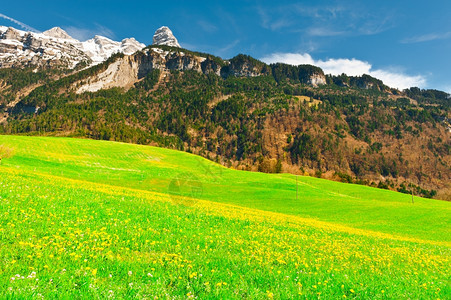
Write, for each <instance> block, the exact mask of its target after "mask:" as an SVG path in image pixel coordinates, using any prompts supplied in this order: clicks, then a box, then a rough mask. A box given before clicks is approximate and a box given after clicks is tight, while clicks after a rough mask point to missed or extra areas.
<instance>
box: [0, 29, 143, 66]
mask: <svg viewBox="0 0 451 300" xmlns="http://www.w3.org/2000/svg"><path fill="white" fill-rule="evenodd" d="M144 47H145V45H144V44H142V43H139V42H138V41H137V40H135V39H134V38H128V39H124V40H122V41H121V42H116V41H113V40H111V39H109V38H106V37H103V36H95V37H94V38H92V39H90V40H87V41H84V42H81V41H79V40H76V39H74V38H72V37H71V36H70V35H69V34H67V32H65V31H64V30H63V29H61V28H59V27H54V28H52V29H50V30H47V31H44V32H43V33H34V32H26V31H22V30H17V29H14V28H12V27H5V26H0V68H6V67H27V66H37V67H56V66H58V67H66V68H74V67H75V66H76V65H77V64H79V63H83V64H85V65H88V66H90V65H95V64H98V63H101V62H103V61H104V60H106V59H107V58H108V57H110V56H111V55H112V54H114V53H116V52H122V53H124V54H127V55H130V54H133V53H134V52H136V51H139V50H141V49H142V48H144Z"/></svg>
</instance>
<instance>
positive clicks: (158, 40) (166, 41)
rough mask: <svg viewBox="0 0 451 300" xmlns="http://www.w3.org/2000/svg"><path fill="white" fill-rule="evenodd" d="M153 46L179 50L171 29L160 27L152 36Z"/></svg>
mask: <svg viewBox="0 0 451 300" xmlns="http://www.w3.org/2000/svg"><path fill="white" fill-rule="evenodd" d="M153 45H166V46H171V47H177V48H181V47H180V45H179V42H178V41H177V39H176V38H175V36H174V34H173V33H172V31H171V29H169V27H167V26H162V27H160V28H158V29H157V31H155V34H154V35H153Z"/></svg>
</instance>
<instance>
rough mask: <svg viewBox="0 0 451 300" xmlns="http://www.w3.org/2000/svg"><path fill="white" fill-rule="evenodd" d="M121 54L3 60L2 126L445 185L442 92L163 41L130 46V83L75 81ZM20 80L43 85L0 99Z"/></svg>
mask: <svg viewBox="0 0 451 300" xmlns="http://www.w3.org/2000/svg"><path fill="white" fill-rule="evenodd" d="M152 49H153V50H152ZM155 49H158V50H155ZM146 51H147V52H146ZM152 51H154V52H155V51H160V52H161V51H164V53H165V54H164V55H166V56H165V57H164V58H161V56H160V57H157V56H156V55H155V54H152V53H154V52H152ZM157 58H158V59H159V60H158V62H159V64H158V66H157V65H156V64H152V63H153V62H155V59H157ZM121 59H124V55H123V54H120V55H115V56H113V57H111V58H110V59H109V60H108V61H106V62H104V63H103V64H100V65H97V66H95V67H93V68H90V69H86V70H83V71H80V72H76V73H75V74H73V75H69V76H65V77H63V78H61V79H59V80H53V79H54V78H55V76H56V75H55V74H53V75H52V76H50V75H49V73H48V72H51V70H47V71H42V72H43V73H42V74H41V73H38V74H35V75H33V74H32V71H31V70H13V69H11V72H15V73H14V74H15V76H14V77H13V78H11V76H10V77H8V76H7V75H5V74H10V73H9V71H7V70H6V69H5V70H2V72H3V73H0V75H1V76H2V77H1V78H0V81H1V83H2V84H3V86H4V87H6V88H2V90H1V91H0V97H1V98H0V99H2V102H1V103H0V106H1V107H0V109H2V110H5V109H6V110H7V112H8V118H7V122H4V123H3V124H2V125H0V133H4V134H29V135H56V136H75V137H86V138H93V139H104V140H115V141H123V142H131V143H139V144H150V145H158V146H162V147H168V148H175V149H180V150H184V151H188V152H192V153H196V154H199V155H202V156H204V157H206V158H209V159H211V160H214V161H217V162H220V163H222V164H224V165H226V166H229V167H234V168H238V169H245V170H255V171H262V172H291V173H296V174H310V175H315V176H318V177H325V178H331V179H336V180H340V181H345V182H355V183H361V184H367V185H375V186H378V187H380V188H390V189H394V190H399V191H402V192H406V193H411V192H412V191H413V192H414V193H415V194H418V195H422V196H426V197H439V198H442V199H446V198H449V197H450V187H449V182H450V181H451V171H450V166H451V156H450V148H451V140H450V127H449V121H448V120H449V119H450V117H451V116H450V102H451V101H450V97H449V95H448V94H446V93H443V92H440V91H435V90H421V89H418V88H411V89H409V90H405V91H398V90H395V89H391V88H389V87H387V86H385V85H384V84H383V83H382V82H381V81H380V80H378V79H376V78H372V77H370V76H368V75H364V76H361V77H352V76H346V75H344V74H343V75H341V76H330V75H324V73H323V72H322V70H321V69H319V68H317V67H314V66H308V65H304V66H302V65H301V66H290V65H285V64H273V65H266V64H264V63H262V62H260V61H258V60H255V59H253V58H252V57H249V56H246V55H239V56H237V57H235V58H233V59H231V60H228V61H224V60H222V59H220V58H217V57H214V56H211V55H208V54H201V53H195V52H190V51H188V50H184V49H178V48H177V49H174V48H171V47H167V46H152V47H148V48H146V49H144V51H143V52H138V53H136V54H135V55H134V56H133V58H129V59H134V60H135V61H137V62H138V65H139V66H140V70H141V72H140V73H137V75H136V76H137V77H136V80H134V81H133V82H134V83H133V84H132V85H131V86H130V87H128V88H110V89H100V90H98V91H96V92H84V93H77V88H78V87H79V86H80V85H81V84H83V83H84V82H86V81H92V82H94V81H95V78H96V76H98V74H100V73H102V72H105V70H107V69H108V67H109V66H110V65H111V64H112V63H114V62H115V61H117V60H121ZM143 62H145V63H146V65H145V66H144V67H143V64H144V63H143ZM143 70H145V71H143ZM46 72H47V73H46ZM2 74H3V75H2ZM56 77H57V76H56ZM313 79H314V80H313ZM23 82H25V83H23ZM27 82H30V84H32V83H33V84H34V83H36V82H39V83H40V84H42V86H40V87H38V88H36V89H34V91H32V92H31V93H30V94H29V95H28V96H25V97H22V98H21V101H20V102H19V103H18V104H17V105H16V106H15V107H14V108H8V107H7V103H8V101H11V99H12V98H13V97H15V92H13V90H14V91H16V90H20V89H21V88H22V87H23V85H26V84H27ZM318 82H324V83H325V84H314V83H318ZM16 87H17V88H16ZM437 193H438V194H437Z"/></svg>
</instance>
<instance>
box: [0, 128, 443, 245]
mask: <svg viewBox="0 0 451 300" xmlns="http://www.w3.org/2000/svg"><path fill="white" fill-rule="evenodd" d="M0 145H2V146H1V147H2V148H3V149H4V150H3V151H4V152H5V151H6V150H8V153H10V155H8V156H9V158H6V159H3V161H2V168H8V169H13V170H17V171H20V172H32V173H35V174H41V175H42V176H44V177H46V176H48V175H53V176H56V177H63V178H71V179H76V180H82V181H86V182H91V183H100V184H105V185H110V186H120V187H127V188H132V189H136V190H145V191H152V192H157V193H161V194H167V195H169V196H171V195H174V196H176V198H177V196H180V195H181V196H184V197H186V199H185V200H183V199H182V200H179V199H178V198H177V200H175V202H176V203H178V202H179V201H181V202H180V204H182V205H188V206H191V205H195V204H196V200H195V199H204V200H208V201H214V202H220V203H227V204H233V205H238V206H244V207H249V208H253V209H260V210H266V211H272V212H279V213H284V214H290V215H295V216H300V217H303V218H313V219H316V220H318V221H325V222H332V223H335V224H337V225H338V224H340V225H344V226H350V227H353V228H359V229H367V230H374V231H378V232H384V233H387V234H394V235H398V236H404V237H406V238H420V239H426V240H428V239H432V240H442V241H444V240H447V239H449V228H447V227H448V226H447V224H449V223H450V222H451V213H450V209H451V207H450V206H449V203H448V202H444V201H437V200H428V199H423V198H419V197H415V199H414V201H415V203H414V204H412V203H411V201H412V197H411V196H410V195H405V194H402V193H396V192H392V191H384V190H380V189H375V188H371V187H366V186H361V185H355V184H344V183H339V182H333V181H328V180H324V179H318V178H313V177H305V176H299V177H298V179H297V180H298V185H297V188H296V178H295V176H293V175H291V174H264V173H258V172H246V171H237V170H230V169H227V168H224V167H222V166H220V165H217V164H215V163H213V162H211V161H208V160H206V159H204V158H201V157H199V156H195V155H192V154H188V153H184V152H180V151H174V150H168V149H163V148H156V147H149V146H138V145H130V144H123V143H113V142H102V141H94V140H80V139H70V138H48V137H45V138H44V137H19V136H0ZM0 149H1V148H0ZM296 189H297V190H298V191H297V199H296ZM192 198H195V199H194V200H193V199H192ZM413 220H414V222H415V225H414V224H412V222H413ZM413 225H414V226H413Z"/></svg>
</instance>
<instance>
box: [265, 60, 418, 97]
mask: <svg viewBox="0 0 451 300" xmlns="http://www.w3.org/2000/svg"><path fill="white" fill-rule="evenodd" d="M261 60H262V61H264V62H266V63H276V62H281V63H286V64H290V65H302V64H310V65H315V66H318V67H320V68H321V69H323V71H324V73H326V74H332V75H340V74H342V73H345V74H347V75H349V76H361V75H363V74H368V75H370V76H373V77H376V78H378V79H380V80H382V81H383V82H384V83H385V84H386V85H388V86H390V87H395V88H398V89H405V88H409V87H412V86H418V87H424V86H425V85H426V78H425V77H423V76H421V75H416V76H411V75H407V74H404V73H403V72H401V71H398V70H391V69H374V68H373V66H372V65H371V64H370V63H369V62H366V61H362V60H358V59H355V58H352V59H348V58H338V59H334V58H331V59H328V60H315V59H313V58H312V56H311V55H310V54H308V53H273V54H270V55H268V56H265V57H263V58H261Z"/></svg>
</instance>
